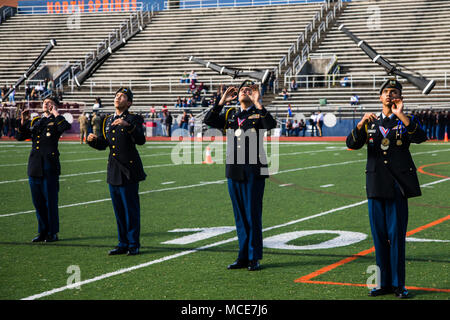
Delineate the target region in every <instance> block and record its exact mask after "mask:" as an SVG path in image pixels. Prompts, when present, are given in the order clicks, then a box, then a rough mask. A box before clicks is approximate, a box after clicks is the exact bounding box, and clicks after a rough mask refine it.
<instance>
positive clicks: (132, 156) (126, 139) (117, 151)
mask: <svg viewBox="0 0 450 320" xmlns="http://www.w3.org/2000/svg"><path fill="white" fill-rule="evenodd" d="M118 118H121V119H123V120H125V121H126V122H128V123H129V124H130V126H127V127H125V126H120V125H114V126H113V125H111V124H112V123H113V122H114V120H116V119H118ZM143 123H144V119H143V118H142V117H141V116H140V115H136V114H131V113H129V112H128V111H124V112H123V113H122V114H121V115H120V116H115V115H109V116H107V117H106V118H105V119H104V120H103V125H102V135H101V136H99V137H97V139H95V140H94V141H92V142H89V145H90V146H91V147H93V148H95V149H98V150H105V149H106V148H107V147H109V158H108V174H107V175H108V176H107V183H109V184H111V185H114V186H122V185H127V184H132V183H138V182H139V181H142V180H145V177H146V174H145V172H144V168H143V166H142V161H141V158H140V157H139V153H138V151H137V149H136V144H138V145H143V144H144V143H145V134H144V130H143V128H142V124H143Z"/></svg>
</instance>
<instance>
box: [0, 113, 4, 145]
mask: <svg viewBox="0 0 450 320" xmlns="http://www.w3.org/2000/svg"><path fill="white" fill-rule="evenodd" d="M4 121H5V120H4V119H3V113H0V139H1V138H2V135H3V123H4Z"/></svg>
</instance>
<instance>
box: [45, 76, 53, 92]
mask: <svg viewBox="0 0 450 320" xmlns="http://www.w3.org/2000/svg"><path fill="white" fill-rule="evenodd" d="M54 88H55V83H54V82H53V79H48V82H47V87H46V89H47V90H46V92H45V94H50V95H53V90H54Z"/></svg>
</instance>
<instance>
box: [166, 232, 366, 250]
mask: <svg viewBox="0 0 450 320" xmlns="http://www.w3.org/2000/svg"><path fill="white" fill-rule="evenodd" d="M234 230H236V228H235V227H211V228H186V229H175V230H170V231H169V232H194V234H190V235H187V236H184V237H181V238H176V239H174V240H169V241H165V242H163V244H180V245H185V244H189V243H193V242H197V241H201V240H206V239H209V238H212V237H215V236H218V235H221V234H225V233H228V232H231V231H234ZM317 234H336V235H337V236H336V237H335V238H333V239H331V240H327V241H323V242H321V243H317V244H312V245H305V246H296V245H290V244H288V242H290V241H292V240H295V239H298V238H301V237H306V236H310V235H317ZM366 238H367V235H366V234H365V233H361V232H353V231H340V230H306V231H294V232H287V233H282V234H279V235H276V236H272V237H268V238H264V247H266V248H272V249H285V250H315V249H329V248H337V247H343V246H349V245H351V244H354V243H357V242H360V241H363V240H365V239H366Z"/></svg>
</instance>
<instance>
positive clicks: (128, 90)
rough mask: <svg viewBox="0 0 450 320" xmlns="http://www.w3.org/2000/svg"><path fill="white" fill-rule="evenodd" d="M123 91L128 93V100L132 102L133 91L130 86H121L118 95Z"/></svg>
mask: <svg viewBox="0 0 450 320" xmlns="http://www.w3.org/2000/svg"><path fill="white" fill-rule="evenodd" d="M119 92H121V93H124V94H126V96H127V97H128V101H130V102H132V101H133V92H132V91H131V89H130V88H127V87H121V88H120V89H119V90H117V91H116V95H117V94H118V93H119Z"/></svg>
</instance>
